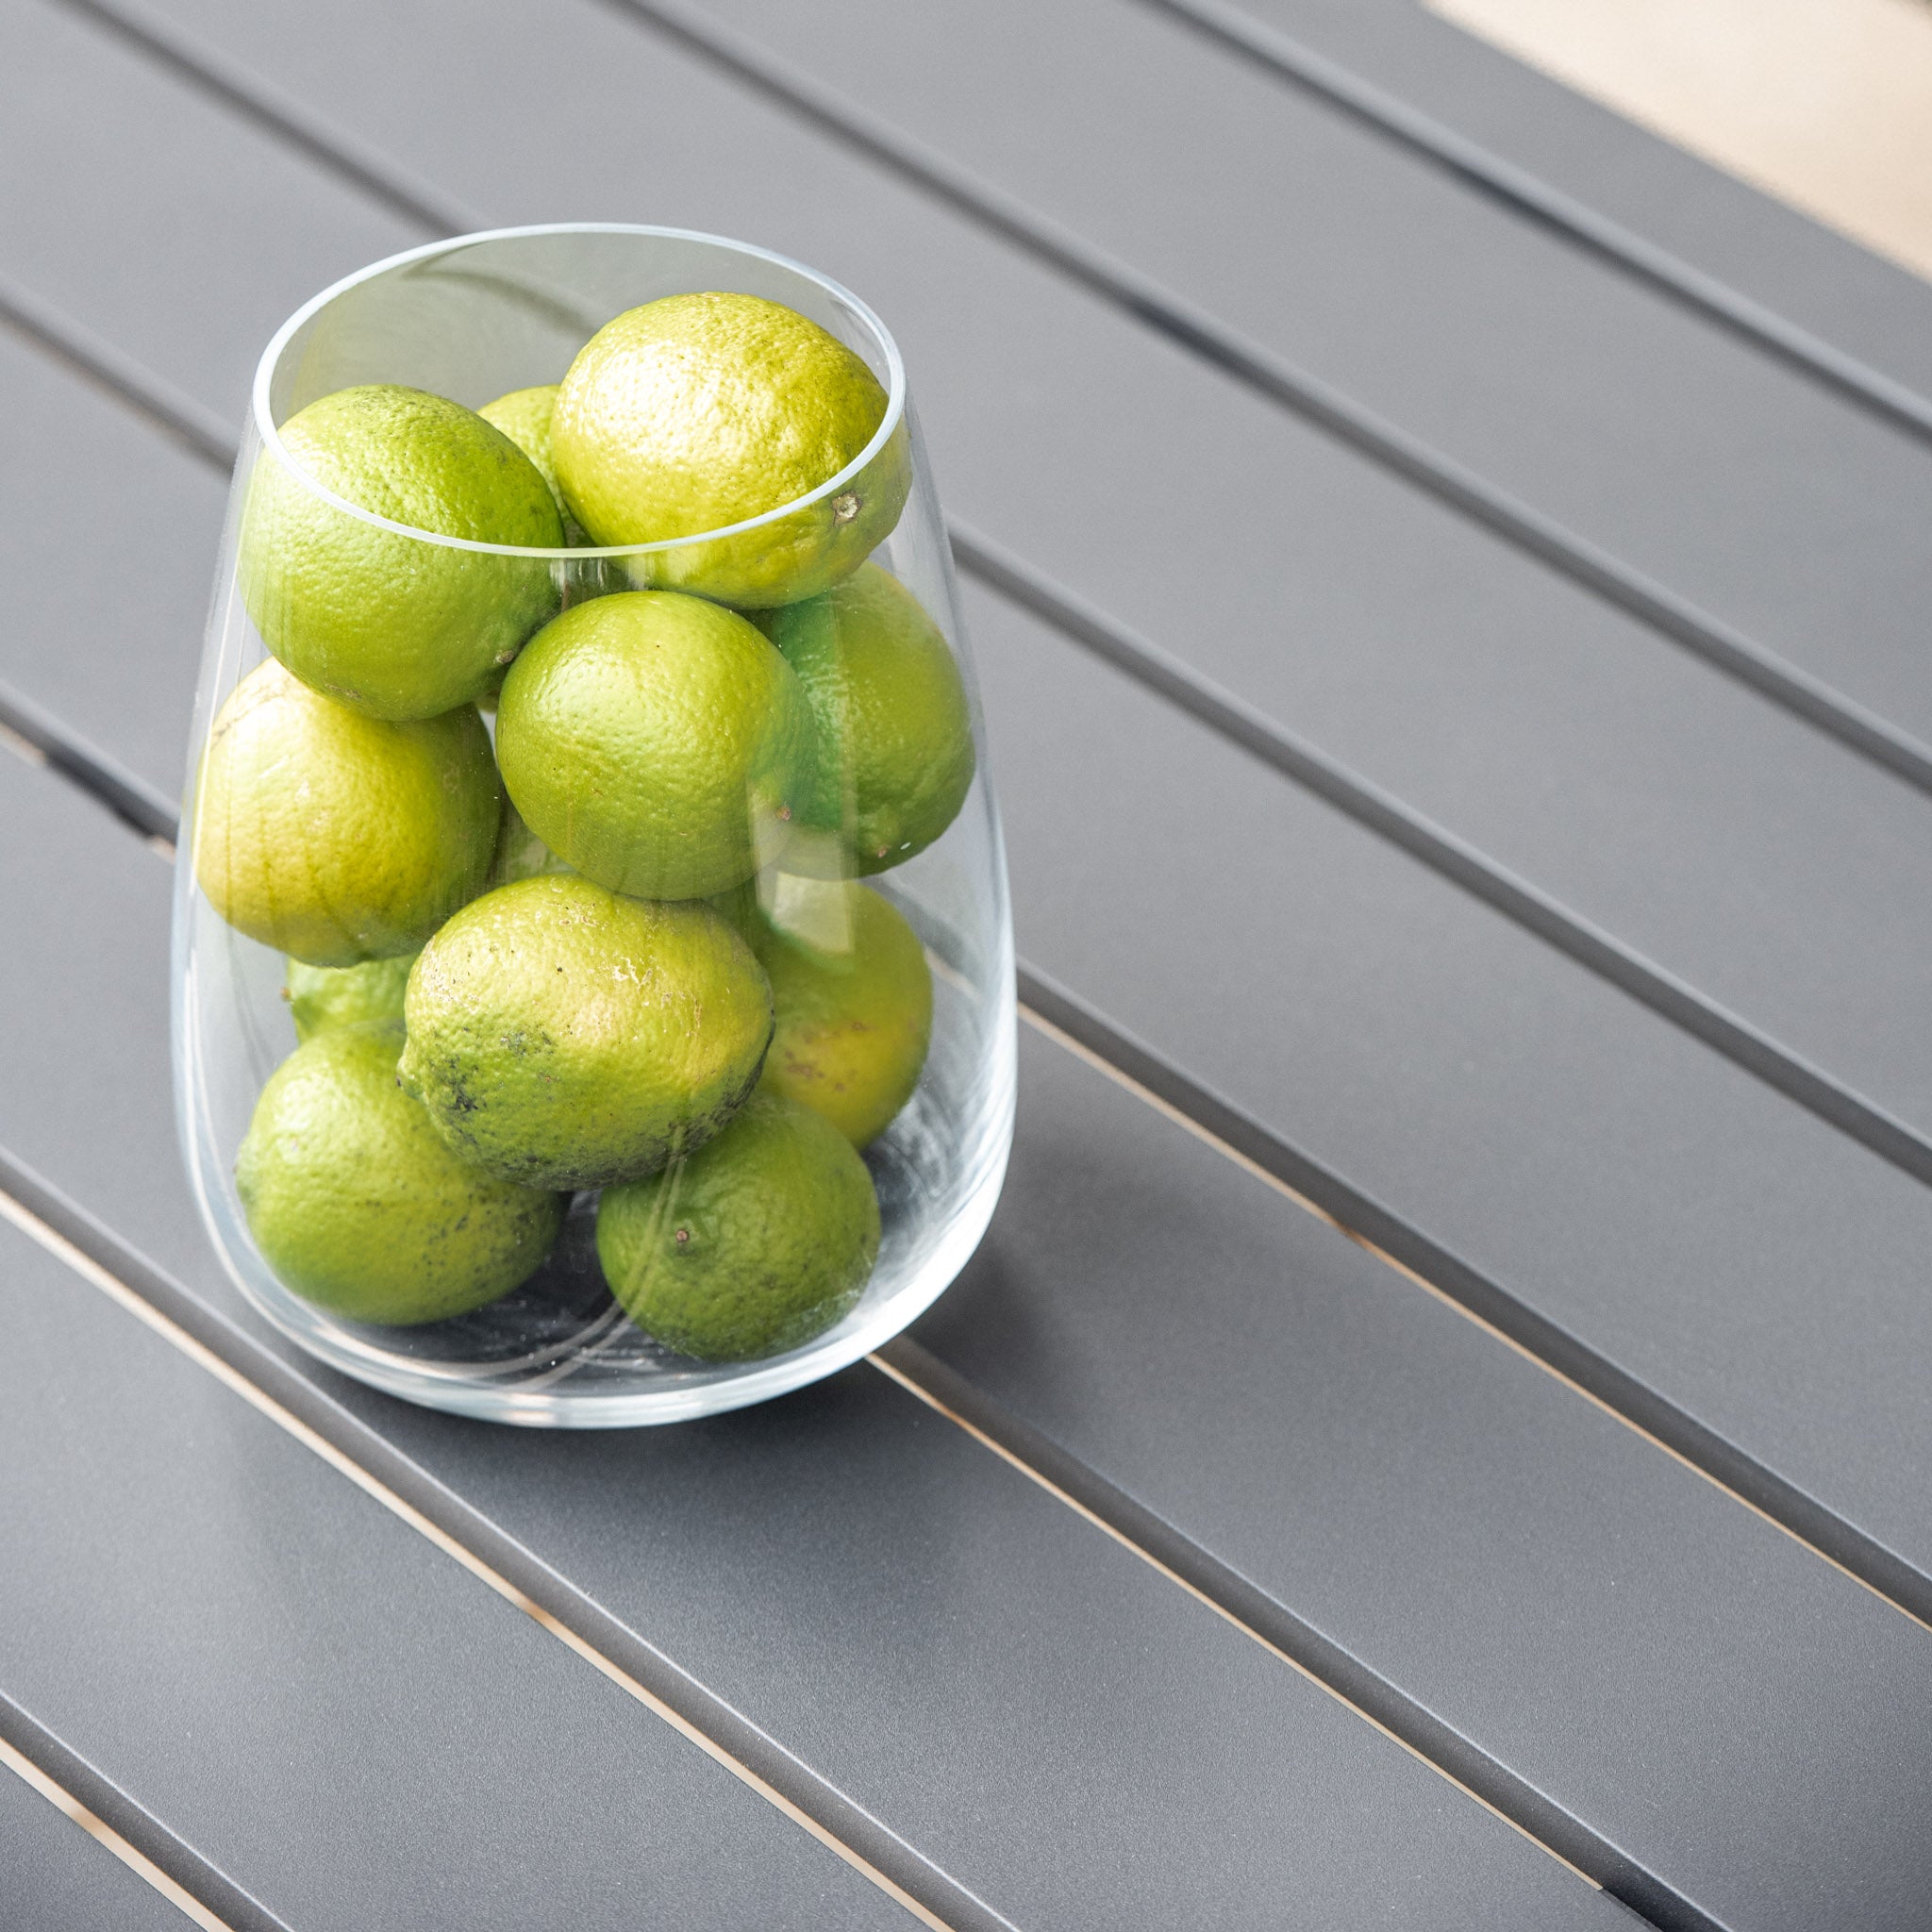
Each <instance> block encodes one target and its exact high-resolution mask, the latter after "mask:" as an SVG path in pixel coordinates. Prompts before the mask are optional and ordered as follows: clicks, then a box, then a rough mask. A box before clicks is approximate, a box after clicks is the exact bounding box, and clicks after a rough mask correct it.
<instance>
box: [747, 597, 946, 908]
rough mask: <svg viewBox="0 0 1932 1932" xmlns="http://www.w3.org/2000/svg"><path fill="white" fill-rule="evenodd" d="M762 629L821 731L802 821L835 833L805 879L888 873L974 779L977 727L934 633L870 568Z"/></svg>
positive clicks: (812, 859)
mask: <svg viewBox="0 0 1932 1932" xmlns="http://www.w3.org/2000/svg"><path fill="white" fill-rule="evenodd" d="M764 628H765V630H766V632H767V634H768V635H769V636H770V638H771V640H772V641H773V642H774V644H776V645H777V647H778V649H779V651H780V652H781V653H782V654H783V656H784V658H785V661H786V662H787V663H788V664H790V665H791V668H792V670H793V671H795V672H796V673H797V674H798V681H799V683H800V684H802V685H803V686H804V687H805V694H806V697H807V699H808V701H809V703H810V705H811V711H812V718H813V720H814V722H815V724H816V725H817V727H818V740H817V749H818V758H817V762H816V772H817V776H816V782H815V783H814V785H813V787H812V790H811V791H810V793H809V794H808V797H807V799H806V801H805V804H804V806H803V807H802V808H801V809H800V811H799V814H798V818H799V824H800V825H801V826H802V827H805V828H808V829H809V830H811V831H814V832H819V833H824V834H828V835H829V836H830V842H831V845H832V850H831V851H829V852H821V853H818V854H815V853H814V851H813V847H814V842H815V841H809V840H801V841H799V845H798V849H797V850H796V851H794V852H793V853H791V855H789V856H788V859H787V863H788V864H790V865H791V866H792V867H793V868H794V869H796V870H800V871H813V872H842V871H847V870H850V871H853V872H858V873H860V874H865V873H875V872H884V871H885V870H886V869H887V868H888V867H889V866H894V865H899V864H902V863H904V861H905V860H907V859H908V858H911V857H912V856H913V855H914V854H915V853H919V852H924V850H925V848H926V847H927V846H928V845H930V844H931V843H932V841H934V840H935V839H937V838H938V837H939V836H940V834H941V832H943V831H944V830H945V829H946V827H947V826H948V825H950V824H952V823H953V821H954V819H955V818H957V817H958V812H959V808H960V806H961V805H962V804H964V803H965V799H966V793H967V791H968V789H969V788H970V787H971V786H972V783H973V771H974V754H973V723H972V716H971V713H970V712H969V710H968V708H967V704H966V687H965V684H964V682H963V681H962V680H961V678H960V676H959V666H958V660H957V659H956V658H954V656H953V653H952V649H951V647H950V646H949V645H948V644H947V642H946V640H945V638H944V636H943V634H942V633H941V630H940V628H939V626H938V625H936V624H934V623H933V621H932V619H931V618H929V617H928V616H927V615H926V614H925V612H924V609H922V608H920V605H919V601H918V599H917V598H915V597H914V596H913V594H912V592H911V591H908V589H907V588H906V587H905V585H904V584H902V583H900V581H899V580H898V578H897V577H894V576H891V575H888V574H887V573H886V572H885V571H883V570H881V569H880V568H879V567H878V565H877V564H875V563H866V564H861V565H860V566H859V567H858V571H857V572H855V573H854V574H853V575H851V576H849V577H847V578H846V579H845V581H844V582H843V583H842V584H839V585H837V586H836V587H835V588H833V589H832V590H831V591H827V592H826V593H825V594H824V596H821V597H813V598H811V599H809V600H808V602H806V603H803V604H794V605H791V607H790V608H787V609H784V610H776V611H774V612H772V613H771V615H770V616H768V617H767V618H765V619H764Z"/></svg>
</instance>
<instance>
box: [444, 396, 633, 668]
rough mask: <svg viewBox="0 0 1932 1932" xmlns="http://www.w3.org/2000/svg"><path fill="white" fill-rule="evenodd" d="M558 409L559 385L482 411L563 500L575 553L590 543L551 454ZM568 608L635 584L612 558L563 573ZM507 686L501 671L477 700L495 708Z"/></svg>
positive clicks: (566, 534)
mask: <svg viewBox="0 0 1932 1932" xmlns="http://www.w3.org/2000/svg"><path fill="white" fill-rule="evenodd" d="M556 405H557V385H556V384H555V383H554V382H550V383H545V384H543V385H542V386H541V388H538V389H513V390H511V391H510V392H509V393H508V395H504V396H498V397H497V399H496V400H495V401H494V402H493V403H485V404H484V405H483V407H482V408H480V409H478V410H477V412H476V413H477V414H478V415H479V416H481V417H482V419H483V420H484V422H486V423H489V424H493V425H495V427H497V428H498V429H500V430H502V431H503V433H504V434H505V435H506V436H507V437H508V438H509V440H510V441H512V442H513V443H515V444H516V446H517V447H518V448H519V449H520V450H522V451H523V453H524V454H525V456H526V457H528V458H529V459H530V460H531V462H533V463H534V464H536V466H537V474H538V475H540V476H541V477H542V478H543V480H544V482H546V483H547V484H549V486H550V493H551V495H552V496H554V497H555V498H556V499H557V511H558V515H559V516H560V517H561V518H562V519H563V541H565V542H566V543H568V544H571V545H572V546H574V547H580V546H582V545H584V544H587V543H589V542H590V541H591V540H590V538H589V537H587V536H586V535H585V534H584V530H583V526H582V525H580V524H579V523H578V522H577V520H576V519H575V517H574V516H572V515H571V513H570V511H569V510H568V509H566V508H564V502H563V492H562V491H560V490H558V487H557V464H556V462H555V461H554V460H553V458H552V457H551V453H550V416H551V411H552V410H553V409H554V408H556ZM562 582H563V602H564V603H565V604H566V605H570V604H581V603H583V602H584V601H585V599H587V598H590V597H604V596H608V594H609V593H610V592H611V591H627V590H629V589H630V578H629V576H628V575H626V574H625V571H624V569H623V568H622V566H620V565H619V564H616V563H614V562H611V561H609V560H608V558H587V559H585V560H584V561H583V562H581V563H572V564H566V565H565V566H564V567H563V574H562ZM502 684H503V676H502V673H501V671H499V672H498V674H497V675H496V676H495V677H494V678H493V679H492V680H491V683H490V684H489V685H488V686H487V687H486V688H485V689H484V691H483V692H482V694H481V695H480V696H479V697H478V698H477V700H476V702H477V703H478V704H483V703H485V702H486V700H487V701H488V702H489V703H491V704H493V703H494V702H495V695H496V692H497V691H498V690H499V689H501V687H502Z"/></svg>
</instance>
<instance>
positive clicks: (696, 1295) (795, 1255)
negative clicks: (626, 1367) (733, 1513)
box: [597, 1093, 879, 1362]
mask: <svg viewBox="0 0 1932 1932" xmlns="http://www.w3.org/2000/svg"><path fill="white" fill-rule="evenodd" d="M878 1251H879V1204H878V1197H877V1195H876V1194H874V1191H873V1185H872V1176H871V1174H868V1173H867V1172H866V1170H865V1163H864V1161H862V1160H860V1159H859V1158H858V1155H857V1154H855V1153H854V1152H853V1151H852V1145H851V1142H850V1141H847V1140H846V1139H845V1138H844V1136H843V1135H841V1133H839V1132H838V1130H837V1129H836V1128H834V1127H833V1126H831V1125H830V1124H828V1123H827V1122H825V1121H824V1120H822V1119H821V1118H820V1117H819V1116H818V1115H817V1114H815V1113H813V1112H812V1111H811V1109H810V1108H805V1107H800V1106H799V1105H798V1104H797V1102H796V1101H791V1100H785V1099H782V1098H781V1097H780V1096H778V1095H777V1094H774V1093H758V1094H754V1095H753V1097H752V1098H751V1099H750V1100H749V1101H747V1102H746V1103H745V1106H744V1108H743V1110H742V1111H741V1113H740V1114H739V1115H738V1117H737V1119H736V1120H734V1121H733V1122H732V1123H731V1124H730V1125H729V1126H728V1127H726V1128H725V1129H724V1132H723V1133H722V1134H720V1135H719V1136H718V1138H717V1139H716V1140H715V1141H711V1142H709V1144H708V1145H707V1146H704V1147H701V1148H700V1149H699V1150H698V1151H697V1152H696V1153H695V1154H692V1155H688V1156H686V1157H685V1158H682V1159H680V1160H678V1161H676V1162H675V1163H674V1164H673V1165H672V1166H671V1167H669V1168H667V1169H666V1170H665V1171H664V1172H663V1173H662V1174H653V1175H651V1176H650V1177H649V1178H648V1179H645V1180H638V1181H628V1182H626V1183H625V1185H624V1186H623V1187H620V1188H611V1189H609V1190H608V1191H607V1192H606V1193H605V1195H604V1198H603V1199H602V1200H601V1201H600V1202H599V1203H598V1205H597V1258H598V1259H599V1260H600V1261H602V1262H603V1264H604V1276H605V1279H606V1280H607V1281H608V1282H609V1284H610V1289H611V1292H612V1293H613V1294H615V1295H616V1297H617V1299H618V1300H619V1301H620V1302H621V1303H622V1304H623V1305H624V1308H625V1313H626V1314H628V1315H629V1316H630V1318H631V1320H632V1321H633V1322H635V1323H636V1324H638V1326H639V1327H640V1328H641V1329H642V1330H643V1331H644V1332H645V1333H646V1334H647V1335H651V1336H654V1337H656V1339H657V1340H658V1341H661V1342H662V1343H663V1344H664V1346H665V1347H666V1348H675V1349H676V1350H677V1351H678V1353H679V1354H681V1355H691V1356H696V1357H699V1358H700V1359H702V1360H705V1361H724V1362H732V1361H747V1360H750V1359H752V1358H753V1357H758V1356H767V1355H779V1354H782V1353H783V1352H784V1351H785V1350H787V1349H791V1348H798V1347H800V1346H802V1345H803V1344H804V1343H806V1342H808V1341H810V1340H811V1339H812V1337H813V1336H814V1335H817V1334H820V1333H822V1332H823V1331H824V1329H827V1328H829V1327H830V1326H831V1325H832V1324H833V1323H835V1322H836V1321H838V1320H839V1319H840V1317H841V1316H842V1315H843V1314H845V1312H846V1311H847V1310H848V1309H849V1308H850V1307H852V1306H853V1304H854V1303H855V1302H857V1301H858V1297H859V1294H860V1293H861V1291H863V1290H864V1287H865V1283H866V1277H867V1276H868V1275H869V1274H871V1273H872V1264H873V1262H874V1260H875V1259H876V1258H877V1257H878Z"/></svg>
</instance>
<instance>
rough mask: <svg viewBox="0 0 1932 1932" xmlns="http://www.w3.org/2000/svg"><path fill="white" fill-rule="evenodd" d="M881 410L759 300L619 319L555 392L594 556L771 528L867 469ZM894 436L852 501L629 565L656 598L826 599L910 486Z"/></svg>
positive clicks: (555, 432) (864, 373) (699, 301)
mask: <svg viewBox="0 0 1932 1932" xmlns="http://www.w3.org/2000/svg"><path fill="white" fill-rule="evenodd" d="M888 401H889V398H888V397H887V394H886V391H884V390H883V389H882V388H880V386H879V383H878V379H877V377H875V376H874V375H873V373H872V371H871V370H870V369H868V368H867V367H866V366H865V363H864V362H863V361H862V360H860V358H858V356H856V355H855V354H854V353H853V352H852V351H851V350H850V349H848V348H847V347H846V346H845V344H844V343H843V342H841V341H839V340H838V338H837V337H836V336H832V335H829V334H827V333H826V331H825V330H824V329H822V328H821V327H820V326H819V325H818V324H816V323H815V322H811V321H808V319H807V318H806V317H805V316H803V315H800V314H799V313H798V312H797V311H796V310H795V309H791V308H785V307H784V306H783V305H782V304H780V303H776V302H767V301H764V300H762V299H761V298H759V297H758V296H757V295H734V294H720V293H716V292H713V293H710V294H702V295H667V296H665V297H663V298H662V299H661V300H660V301H657V302H647V303H645V304H644V306H643V307H642V308H633V309H630V310H628V311H627V312H626V313H625V314H623V315H620V316H619V317H618V318H617V319H616V321H614V322H610V323H607V324H606V325H604V327H602V328H601V329H599V330H598V331H597V333H596V334H595V335H594V336H592V337H591V340H590V341H588V342H587V343H585V345H584V347H583V348H582V350H581V351H580V352H579V353H578V355H577V358H576V360H575V362H573V363H572V364H571V366H570V371H569V373H568V374H567V375H565V376H564V378H563V384H562V387H561V388H560V389H559V391H558V397H557V408H556V413H555V416H554V417H553V419H552V427H551V443H552V448H553V450H554V451H555V454H556V460H557V475H558V483H559V484H560V485H561V486H562V491H563V500H564V502H565V504H566V505H568V507H569V508H570V511H571V514H572V515H573V516H575V518H576V520H577V522H578V523H580V524H581V525H583V526H584V528H585V529H586V530H588V531H589V532H590V533H591V537H592V538H593V539H594V540H595V541H597V542H599V543H657V542H660V541H667V540H670V539H674V538H678V537H696V536H701V535H703V534H704V533H705V532H707V531H709V530H722V529H725V528H727V527H728V526H729V525H734V524H741V523H744V522H746V521H748V520H750V519H751V518H754V517H759V516H763V515H764V514H765V513H766V512H767V511H771V510H776V509H780V508H783V507H784V506H785V505H787V504H789V503H793V502H796V501H797V499H798V498H800V497H803V496H808V495H809V494H810V493H811V491H814V490H816V489H818V488H819V486H820V485H821V484H823V483H829V482H830V481H831V480H832V478H833V477H835V476H837V475H839V474H840V472H841V471H842V470H843V469H844V468H845V467H846V465H847V464H849V463H851V462H853V461H854V460H856V458H858V456H859V455H860V454H862V452H863V451H864V449H865V446H866V445H867V443H869V442H870V441H872V439H873V436H874V434H875V433H876V431H877V429H878V427H879V425H880V424H881V423H882V422H883V421H884V420H885V415H886V409H887V407H888ZM907 451H908V444H907V438H906V433H905V425H904V424H903V423H902V424H901V425H899V427H898V429H897V430H896V431H895V433H894V434H893V435H892V436H891V438H889V439H888V441H887V442H886V445H885V447H884V448H883V449H881V450H880V451H879V453H878V454H877V455H876V456H875V457H874V458H873V459H872V461H871V462H870V463H869V464H867V466H866V468H865V469H864V471H863V472H861V473H860V474H859V475H857V476H854V477H851V478H849V479H848V480H847V482H846V484H845V485H844V487H843V488H841V489H840V490H838V491H834V492H831V493H829V494H827V495H825V496H822V497H820V498H819V499H818V500H817V501H816V502H813V503H810V504H808V505H805V506H804V507H803V508H799V509H797V510H794V511H793V512H792V513H791V515H789V516H784V517H778V518H774V520H773V521H772V522H771V523H768V524H762V525H759V526H758V528H757V529H754V530H746V531H743V532H741V533H740V534H739V535H737V536H733V537H721V538H718V539H716V540H714V541H711V542H708V543H699V544H691V545H687V546H681V547H677V548H674V549H670V550H665V551H658V552H653V553H651V554H650V555H647V556H643V557H639V558H634V559H633V560H632V564H631V572H632V575H633V576H634V577H635V578H636V579H637V580H638V582H640V583H641V584H646V585H649V586H651V587H653V588H656V589H660V590H675V591H698V592H699V593H700V594H702V595H704V596H707V597H715V598H718V599H720V600H721V601H722V602H724V603H726V604H737V605H741V606H744V607H745V608H753V609H759V608H769V607H771V606H774V605H778V604H790V603H792V602H793V601H795V600H796V599H797V598H800V597H809V596H811V595H812V594H813V593H814V592H816V591H823V590H826V589H828V588H829V587H830V586H831V585H832V584H834V583H836V582H837V581H838V580H839V579H840V578H841V577H842V576H843V575H846V573H847V572H848V571H851V570H852V569H854V568H855V567H856V566H857V565H858V562H859V560H860V559H861V558H864V557H866V556H868V555H869V554H870V553H871V552H872V551H873V550H874V549H875V548H877V546H878V545H879V544H880V543H881V542H883V541H885V539H886V537H887V536H888V534H889V533H890V532H891V528H892V525H894V524H896V523H897V522H898V521H899V512H900V510H901V509H903V508H905V503H906V493H907V491H908V487H909V485H910V465H909V462H908V453H907Z"/></svg>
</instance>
